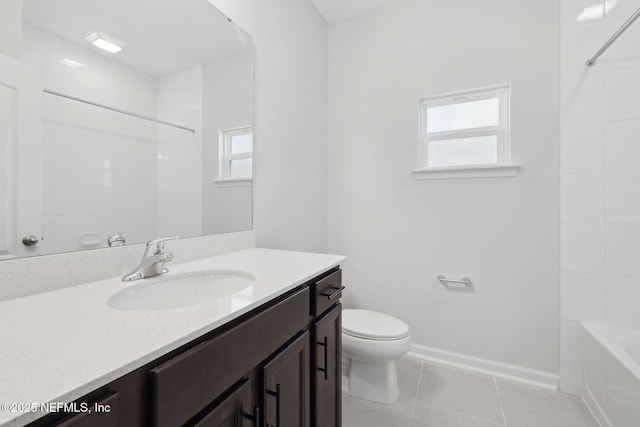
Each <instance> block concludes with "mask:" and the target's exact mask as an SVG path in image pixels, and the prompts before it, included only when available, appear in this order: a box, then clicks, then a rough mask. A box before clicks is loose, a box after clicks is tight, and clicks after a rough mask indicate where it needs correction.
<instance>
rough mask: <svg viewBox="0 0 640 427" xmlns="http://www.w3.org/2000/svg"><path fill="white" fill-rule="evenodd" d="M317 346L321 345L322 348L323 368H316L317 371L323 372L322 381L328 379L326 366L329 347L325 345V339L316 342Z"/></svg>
mask: <svg viewBox="0 0 640 427" xmlns="http://www.w3.org/2000/svg"><path fill="white" fill-rule="evenodd" d="M318 345H321V346H322V347H323V348H324V368H320V367H316V369H318V371H320V372H324V379H325V380H326V379H328V378H329V372H328V371H329V369H328V368H329V367H328V366H327V364H328V362H329V345H328V344H327V337H324V340H322V341H318Z"/></svg>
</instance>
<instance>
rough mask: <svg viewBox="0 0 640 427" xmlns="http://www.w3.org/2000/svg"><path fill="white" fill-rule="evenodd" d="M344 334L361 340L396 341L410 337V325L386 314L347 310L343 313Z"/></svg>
mask: <svg viewBox="0 0 640 427" xmlns="http://www.w3.org/2000/svg"><path fill="white" fill-rule="evenodd" d="M342 332H343V333H344V334H347V335H350V336H352V337H355V338H360V339H366V340H374V341H395V340H401V339H404V338H406V337H408V336H409V325H407V324H406V323H405V322H403V321H402V320H400V319H396V318H395V317H392V316H389V315H387V314H384V313H378V312H376V311H371V310H357V309H346V310H343V311H342Z"/></svg>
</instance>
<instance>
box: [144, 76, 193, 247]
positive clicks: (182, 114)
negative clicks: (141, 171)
mask: <svg viewBox="0 0 640 427" xmlns="http://www.w3.org/2000/svg"><path fill="white" fill-rule="evenodd" d="M202 83H203V80H202V66H197V67H194V68H191V69H188V70H185V71H182V72H178V73H174V74H172V75H170V76H165V77H163V78H160V79H158V82H157V84H158V113H157V115H155V116H156V117H158V118H159V119H161V120H164V121H167V122H169V123H175V124H178V125H180V126H184V127H188V128H191V129H194V130H195V131H196V132H195V134H194V133H192V132H189V131H184V130H182V129H178V128H175V127H171V126H164V125H159V126H158V144H157V159H158V160H157V178H156V182H157V211H156V215H157V216H156V221H157V230H158V231H157V235H160V236H176V235H177V236H183V237H190V236H200V235H201V234H202V151H201V145H202V141H201V140H200V139H201V138H202V102H203V93H202V88H203V84H202Z"/></svg>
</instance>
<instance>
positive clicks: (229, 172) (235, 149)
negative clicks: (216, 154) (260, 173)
mask: <svg viewBox="0 0 640 427" xmlns="http://www.w3.org/2000/svg"><path fill="white" fill-rule="evenodd" d="M252 175H253V130H252V128H251V127H250V126H247V127H242V128H234V129H225V130H222V131H220V180H222V181H225V180H226V181H229V180H232V181H235V180H244V181H246V180H250V179H251V177H252Z"/></svg>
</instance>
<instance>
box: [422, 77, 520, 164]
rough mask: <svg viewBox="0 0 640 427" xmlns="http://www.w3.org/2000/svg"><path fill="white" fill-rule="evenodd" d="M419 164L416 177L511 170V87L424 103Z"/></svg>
mask: <svg viewBox="0 0 640 427" xmlns="http://www.w3.org/2000/svg"><path fill="white" fill-rule="evenodd" d="M419 163H420V169H419V170H417V171H415V172H416V173H419V172H421V171H429V170H430V169H432V170H433V169H434V168H436V169H435V170H442V168H446V169H481V168H493V169H499V168H500V167H501V166H510V151H509V86H508V85H502V86H494V87H490V88H484V89H476V90H469V91H463V92H456V93H449V94H445V95H438V96H431V97H427V98H424V99H422V100H421V101H420V162H419ZM500 176H504V175H500Z"/></svg>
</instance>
